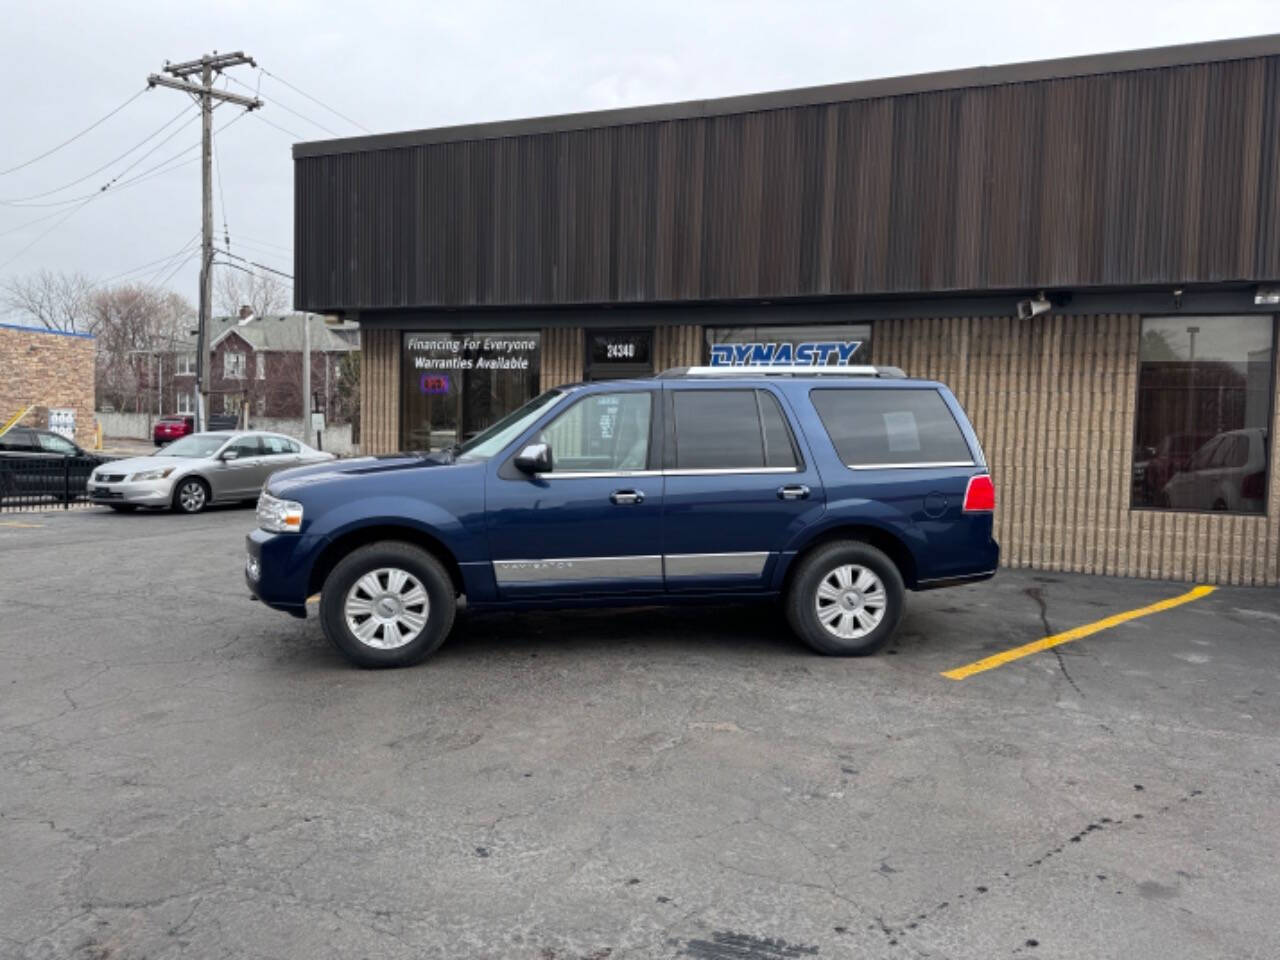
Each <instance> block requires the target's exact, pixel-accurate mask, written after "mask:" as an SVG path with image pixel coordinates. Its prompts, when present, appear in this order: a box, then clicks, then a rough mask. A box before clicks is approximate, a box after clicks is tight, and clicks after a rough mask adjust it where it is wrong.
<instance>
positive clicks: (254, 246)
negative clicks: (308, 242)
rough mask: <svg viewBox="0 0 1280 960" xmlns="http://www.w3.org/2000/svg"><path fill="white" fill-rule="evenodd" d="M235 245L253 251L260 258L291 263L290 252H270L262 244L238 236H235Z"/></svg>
mask: <svg viewBox="0 0 1280 960" xmlns="http://www.w3.org/2000/svg"><path fill="white" fill-rule="evenodd" d="M236 243H237V244H238V245H239V246H241V247H248V248H249V249H250V250H251V251H253V252H254V253H257V254H258V255H259V256H262V257H275V258H276V259H277V260H288V261H291V260H292V259H293V251H292V250H290V251H287V252H281V251H279V250H272V249H270V248H269V247H266V246H264V245H263V244H260V243H257V242H256V241H254V240H248V239H246V238H244V237H242V236H239V235H237V236H236ZM228 249H230V247H228Z"/></svg>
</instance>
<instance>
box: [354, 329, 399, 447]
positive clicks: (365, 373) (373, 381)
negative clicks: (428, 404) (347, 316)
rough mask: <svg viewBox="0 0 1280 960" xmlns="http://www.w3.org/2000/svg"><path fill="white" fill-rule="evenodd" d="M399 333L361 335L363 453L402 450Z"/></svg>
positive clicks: (367, 332) (376, 331) (365, 332)
mask: <svg viewBox="0 0 1280 960" xmlns="http://www.w3.org/2000/svg"><path fill="white" fill-rule="evenodd" d="M400 338H401V334H400V331H399V330H379V329H377V328H371V327H366V328H364V329H362V330H361V331H360V368H361V369H360V451H361V452H362V453H366V454H369V453H394V452H395V451H397V450H399V449H400Z"/></svg>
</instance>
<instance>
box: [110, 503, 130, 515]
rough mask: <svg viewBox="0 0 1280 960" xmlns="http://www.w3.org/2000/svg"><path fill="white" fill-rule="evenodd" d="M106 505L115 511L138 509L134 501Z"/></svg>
mask: <svg viewBox="0 0 1280 960" xmlns="http://www.w3.org/2000/svg"><path fill="white" fill-rule="evenodd" d="M107 506H108V507H110V508H111V509H112V510H114V511H115V512H116V513H133V511H135V510H137V509H138V505H137V504H136V503H108V504H107Z"/></svg>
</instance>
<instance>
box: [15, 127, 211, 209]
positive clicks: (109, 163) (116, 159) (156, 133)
mask: <svg viewBox="0 0 1280 960" xmlns="http://www.w3.org/2000/svg"><path fill="white" fill-rule="evenodd" d="M191 109H192V108H191V107H189V106H187V107H183V108H182V109H181V110H179V111H178V112H177V113H176V114H175V115H174V116H173V117H171V118H170V119H169V120H167V121H166V122H165V123H164V124H163V125H162V126H161V127H160V128H159V129H157V130H154V131H152V132H151V133H149V134H147V135H146V136H145V137H143V138H142V139H141V140H139V141H138V142H137V143H135V144H134V145H133V146H132V147H130V148H129V149H128V150H126V151H125V152H124V153H122V154H120V156H118V157H114V158H113V159H111V160H108V161H107V162H106V163H104V164H103V165H102V166H100V167H96V168H95V169H93V170H90V171H89V172H88V173H86V174H85V175H84V176H83V177H78V178H77V179H75V180H72V181H70V182H69V183H64V184H63V185H62V186H60V187H54V188H53V189H52V190H46V191H44V192H43V193H33V194H31V195H30V196H28V197H12V198H10V199H8V200H0V203H4V204H7V205H13V204H19V203H24V202H26V201H27V200H39V199H40V198H41V197H47V196H49V195H51V194H54V193H61V192H62V191H63V190H66V189H67V188H69V187H74V186H75V185H76V184H77V183H84V182H85V181H86V180H88V179H89V178H90V177H92V176H93V175H94V174H96V173H101V172H102V171H103V170H105V169H107V167H110V166H112V165H113V164H116V163H119V162H120V161H121V160H123V159H124V158H125V157H127V156H128V155H129V154H131V153H133V151H135V150H137V149H138V148H139V147H141V146H142V145H143V144H145V143H146V142H147V141H148V140H151V139H152V138H153V137H156V136H159V135H160V134H161V133H163V132H164V131H165V130H166V129H167V128H168V127H169V126H171V125H172V124H173V123H174V121H176V120H178V119H180V118H181V117H182V115H183V114H185V113H187V112H189V111H190V110H191ZM162 143H163V141H162Z"/></svg>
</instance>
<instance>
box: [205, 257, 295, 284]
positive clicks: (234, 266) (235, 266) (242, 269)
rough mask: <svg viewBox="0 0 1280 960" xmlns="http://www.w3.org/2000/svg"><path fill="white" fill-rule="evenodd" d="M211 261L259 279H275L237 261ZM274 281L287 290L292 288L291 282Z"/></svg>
mask: <svg viewBox="0 0 1280 960" xmlns="http://www.w3.org/2000/svg"><path fill="white" fill-rule="evenodd" d="M220 252H225V251H220ZM213 262H214V263H215V264H217V265H218V266H220V267H230V268H231V269H232V270H239V271H240V272H241V273H247V274H248V275H249V276H251V277H257V278H258V279H259V280H275V278H274V277H264V276H263V275H262V274H260V273H256V272H254V271H253V270H250V269H249V268H248V267H242V266H240V264H238V263H232V262H231V261H230V260H215V261H213ZM291 279H292V278H291ZM276 283H279V284H280V286H282V287H284V288H285V289H288V290H292V289H293V284H292V283H285V282H283V281H281V280H276Z"/></svg>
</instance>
